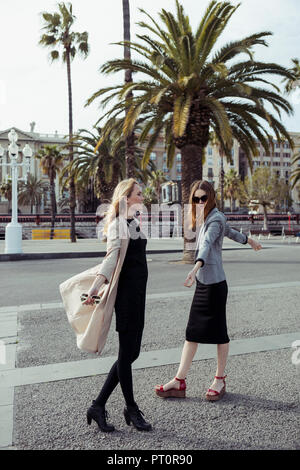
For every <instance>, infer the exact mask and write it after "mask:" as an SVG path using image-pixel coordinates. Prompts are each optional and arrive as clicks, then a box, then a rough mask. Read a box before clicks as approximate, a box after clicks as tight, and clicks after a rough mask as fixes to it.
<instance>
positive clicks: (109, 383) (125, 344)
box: [95, 329, 143, 406]
mask: <svg viewBox="0 0 300 470" xmlns="http://www.w3.org/2000/svg"><path fill="white" fill-rule="evenodd" d="M142 334H143V329H139V330H136V331H119V356H118V359H117V361H116V362H115V363H114V364H113V366H112V368H111V369H110V371H109V374H108V376H107V378H106V381H105V382H104V385H103V387H102V390H101V392H100V393H99V395H98V397H97V398H96V400H95V402H96V403H97V404H98V405H101V406H105V404H106V402H107V400H108V398H109V397H110V395H111V393H112V392H113V390H114V389H115V388H116V386H117V385H118V383H119V382H120V385H121V389H122V392H123V395H124V398H125V402H126V405H129V406H134V405H135V401H134V398H133V386H132V369H131V364H132V363H133V362H134V361H135V360H136V359H137V358H138V357H139V354H140V349H141V341H142Z"/></svg>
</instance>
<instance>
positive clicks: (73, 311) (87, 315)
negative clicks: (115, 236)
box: [59, 238, 129, 354]
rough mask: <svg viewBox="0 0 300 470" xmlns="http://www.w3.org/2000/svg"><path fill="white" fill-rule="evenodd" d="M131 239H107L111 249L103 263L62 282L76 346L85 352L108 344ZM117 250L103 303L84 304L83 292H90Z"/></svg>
mask: <svg viewBox="0 0 300 470" xmlns="http://www.w3.org/2000/svg"><path fill="white" fill-rule="evenodd" d="M115 242H117V243H115ZM128 242H129V240H128V238H124V239H122V240H116V241H112V242H110V243H109V240H108V251H107V254H106V256H105V258H104V260H103V264H102V263H100V264H98V265H96V266H93V267H92V268H90V269H87V270H86V271H83V272H82V273H79V274H76V275H75V276H73V277H71V278H70V279H67V280H66V281H64V282H63V283H61V284H60V285H59V290H60V294H61V297H62V301H63V306H64V308H65V311H66V314H67V317H68V321H69V323H70V325H71V326H72V328H73V330H74V331H75V334H76V341H77V347H78V348H79V349H81V350H83V351H86V352H93V353H97V354H100V353H101V351H102V350H103V348H104V346H105V343H106V339H107V335H108V332H109V328H110V325H111V320H112V314H113V310H114V305H115V299H116V295H117V287H118V280H119V276H120V272H121V268H122V265H123V261H124V258H125V254H126V250H127V246H128ZM115 250H118V256H117V262H116V264H115V266H114V269H113V272H112V275H111V278H110V280H109V282H107V283H106V284H103V285H102V286H101V288H100V290H99V296H101V299H100V303H99V304H97V305H96V306H95V305H83V304H82V303H81V300H80V297H81V294H82V293H85V292H88V291H89V289H90V287H91V285H92V284H93V282H94V280H95V276H96V273H99V272H101V270H103V269H102V268H103V265H105V263H106V262H108V260H109V256H110V255H111V253H112V252H113V251H115Z"/></svg>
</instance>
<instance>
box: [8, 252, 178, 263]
mask: <svg viewBox="0 0 300 470" xmlns="http://www.w3.org/2000/svg"><path fill="white" fill-rule="evenodd" d="M160 253H182V250H147V255H155V254H160ZM105 255H106V251H96V252H95V251H87V252H82V251H81V252H78V253H77V252H73V253H12V254H5V255H0V262H1V261H25V260H37V259H62V258H98V257H100V258H101V257H103V256H105Z"/></svg>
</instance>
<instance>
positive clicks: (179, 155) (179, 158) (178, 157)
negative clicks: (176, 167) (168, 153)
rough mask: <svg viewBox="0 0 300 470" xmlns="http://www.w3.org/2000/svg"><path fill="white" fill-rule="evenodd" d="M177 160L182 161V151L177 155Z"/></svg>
mask: <svg viewBox="0 0 300 470" xmlns="http://www.w3.org/2000/svg"><path fill="white" fill-rule="evenodd" d="M176 161H177V162H181V153H177V155H176Z"/></svg>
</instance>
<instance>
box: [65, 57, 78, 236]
mask: <svg viewBox="0 0 300 470" xmlns="http://www.w3.org/2000/svg"><path fill="white" fill-rule="evenodd" d="M66 62H67V74H68V96H69V162H70V163H71V162H72V161H73V158H74V155H73V144H72V137H73V109H72V83H71V61H70V52H69V51H66ZM69 189H70V222H71V242H72V243H74V242H76V234H75V207H76V191H75V182H74V177H73V176H71V178H70V184H69Z"/></svg>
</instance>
